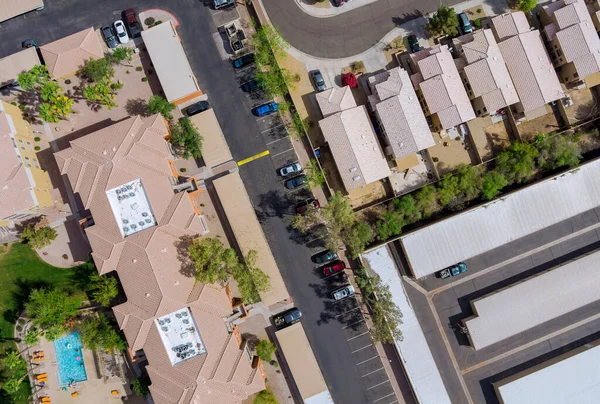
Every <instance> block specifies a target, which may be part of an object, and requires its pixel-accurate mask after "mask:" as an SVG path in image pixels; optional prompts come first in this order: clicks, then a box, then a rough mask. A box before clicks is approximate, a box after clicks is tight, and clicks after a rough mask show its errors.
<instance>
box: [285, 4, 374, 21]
mask: <svg viewBox="0 0 600 404" xmlns="http://www.w3.org/2000/svg"><path fill="white" fill-rule="evenodd" d="M325 1H328V2H330V1H331V0H325ZM376 1H379V0H350V2H348V3H345V4H344V5H342V6H341V7H335V6H334V5H333V4H331V2H330V3H329V4H328V6H329V7H327V6H325V7H323V6H322V5H321V4H323V3H316V2H315V1H314V0H296V4H297V5H298V7H300V8H301V9H302V11H304V12H305V13H306V14H308V15H311V16H313V17H317V18H330V17H335V16H336V15H340V14H344V13H347V12H349V11H352V10H354V9H357V8H359V7H363V6H366V5H367V4H371V3H375V2H376Z"/></svg>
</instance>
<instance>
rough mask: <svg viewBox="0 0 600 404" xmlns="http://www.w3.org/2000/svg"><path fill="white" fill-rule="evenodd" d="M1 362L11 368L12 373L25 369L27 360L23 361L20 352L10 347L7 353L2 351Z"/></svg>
mask: <svg viewBox="0 0 600 404" xmlns="http://www.w3.org/2000/svg"><path fill="white" fill-rule="evenodd" d="M2 362H3V363H4V366H6V367H7V368H8V369H10V370H12V371H13V373H22V372H25V371H26V370H27V362H25V359H23V357H22V356H21V353H20V352H19V351H17V350H16V349H11V350H10V351H8V352H7V353H4V359H3V360H2Z"/></svg>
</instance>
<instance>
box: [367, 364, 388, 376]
mask: <svg viewBox="0 0 600 404" xmlns="http://www.w3.org/2000/svg"><path fill="white" fill-rule="evenodd" d="M381 369H385V368H384V367H383V366H382V367H380V368H379V369H377V370H374V371H372V372H369V373H367V374H366V375H362V376H361V377H367V376H369V375H372V374H373V373H375V372H379V371H380V370H381Z"/></svg>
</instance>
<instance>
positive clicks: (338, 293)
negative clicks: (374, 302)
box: [331, 285, 354, 300]
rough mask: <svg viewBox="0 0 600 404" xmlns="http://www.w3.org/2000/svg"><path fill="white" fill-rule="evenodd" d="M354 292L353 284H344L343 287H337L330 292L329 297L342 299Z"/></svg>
mask: <svg viewBox="0 0 600 404" xmlns="http://www.w3.org/2000/svg"><path fill="white" fill-rule="evenodd" d="M353 294H354V286H352V285H346V286H344V287H343V288H339V289H338V290H334V291H333V292H331V297H332V298H333V299H334V300H342V299H345V298H347V297H350V296H352V295H353Z"/></svg>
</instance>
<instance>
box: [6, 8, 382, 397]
mask: <svg viewBox="0 0 600 404" xmlns="http://www.w3.org/2000/svg"><path fill="white" fill-rule="evenodd" d="M45 5H46V7H45V9H44V10H43V11H41V12H33V13H29V14H27V15H26V16H21V17H17V18H15V19H13V20H11V21H8V22H4V23H2V24H0V38H2V41H0V57H4V56H7V55H9V54H12V53H14V52H17V51H19V50H20V44H21V41H22V40H24V39H27V38H35V39H37V41H38V43H39V44H40V45H43V44H45V43H48V42H51V41H54V40H56V39H59V38H61V37H63V36H66V35H69V34H72V33H74V32H78V31H80V30H82V29H85V28H87V27H90V26H94V27H95V28H99V27H100V26H102V25H104V24H106V23H110V22H112V21H114V20H116V19H118V18H120V17H119V16H120V12H121V10H123V9H126V8H129V7H134V8H135V9H136V10H137V11H138V12H139V11H142V10H144V9H149V8H155V7H156V8H159V7H160V8H163V9H167V10H168V11H170V12H172V13H173V14H175V15H176V17H177V18H178V19H179V20H180V22H181V26H180V27H179V29H178V32H179V34H180V36H181V38H182V42H183V45H184V48H185V51H186V54H187V57H188V60H189V62H190V64H191V66H192V69H193V70H194V73H195V75H196V77H197V79H198V82H199V85H200V87H201V88H202V90H203V91H204V92H206V93H207V94H208V95H209V100H210V103H211V105H212V106H213V108H214V110H215V113H216V115H217V117H218V118H219V122H220V123H221V127H222V129H223V132H224V134H225V137H226V139H227V143H228V144H229V147H230V149H231V152H232V154H233V157H234V159H236V160H241V159H244V158H247V157H250V156H252V155H255V154H257V153H260V152H262V151H264V150H266V149H268V147H267V143H268V142H266V139H265V136H264V135H263V133H261V132H262V131H264V129H261V127H259V122H257V119H256V117H254V116H253V115H252V114H251V113H250V107H251V106H252V105H254V104H253V101H252V100H251V99H249V98H248V97H246V96H245V94H244V93H243V92H242V91H241V90H240V89H239V84H240V83H239V82H238V79H237V78H236V76H235V74H234V71H233V68H232V67H231V64H230V62H229V61H227V60H224V59H223V57H222V53H221V52H220V51H219V49H218V48H217V45H216V42H215V40H214V37H213V34H214V33H215V32H216V28H215V26H214V24H213V21H212V17H211V15H210V10H209V9H208V8H207V7H204V6H203V4H202V2H200V1H194V0H177V1H175V0H171V1H169V2H168V6H167V3H166V2H164V1H160V0H144V1H140V0H104V1H102V2H98V1H92V0H85V1H83V0H46V1H45ZM278 164H279V161H278ZM276 168H278V167H276V166H275V165H274V163H273V159H272V158H271V157H264V158H261V159H258V160H255V161H253V162H251V163H248V164H246V165H244V166H242V167H241V168H240V174H241V177H242V179H243V181H244V184H245V186H246V188H247V191H248V194H249V195H250V198H251V200H252V203H253V205H254V207H255V209H256V212H257V215H258V217H259V218H260V220H261V224H262V226H263V230H264V232H265V234H266V236H267V239H268V241H269V244H270V246H271V249H272V251H273V254H274V256H275V259H276V261H277V263H278V265H279V268H280V270H281V272H282V275H283V278H284V280H285V282H286V285H287V287H288V290H289V291H290V293H291V295H292V297H293V299H294V301H295V303H296V305H297V306H298V307H300V308H301V310H302V312H303V314H304V316H303V319H302V323H303V325H304V328H305V330H306V333H307V336H308V339H309V341H310V343H311V346H312V348H313V350H314V353H315V356H316V358H317V361H318V363H319V365H320V367H321V370H322V372H323V375H324V377H325V381H326V382H327V385H328V386H329V389H330V392H331V394H332V396H333V398H334V401H335V402H337V403H363V402H364V403H367V402H372V401H373V399H372V395H371V394H372V393H374V389H371V390H369V389H370V386H369V385H368V384H367V383H368V382H369V379H370V377H363V376H364V374H362V373H361V370H359V368H358V367H357V362H356V361H355V358H354V357H353V353H352V349H351V345H350V344H349V343H346V342H345V341H347V340H348V338H349V337H348V333H347V332H345V331H344V329H343V328H342V326H343V323H340V321H339V319H338V317H337V315H338V314H341V313H340V312H339V307H337V306H335V305H331V303H330V301H329V300H328V299H327V298H326V297H324V296H325V295H324V294H323V293H324V292H323V288H324V286H323V284H322V280H321V279H320V278H319V277H318V276H317V274H316V272H315V271H314V265H313V264H312V263H311V261H310V256H311V255H312V254H313V253H314V252H315V251H316V249H318V246H317V245H314V244H315V243H314V242H313V243H307V240H304V239H302V238H299V237H298V236H297V235H295V234H294V233H291V232H290V230H289V229H288V224H287V223H288V221H289V219H290V218H291V217H292V214H293V208H292V205H293V203H294V201H295V199H296V198H298V197H299V196H298V195H297V194H296V193H289V192H288V191H287V190H286V189H285V188H284V187H283V185H282V180H281V179H280V178H279V177H277V175H276ZM307 244H308V245H310V246H311V247H313V249H311V248H309V247H308V246H307ZM317 244H318V243H317ZM325 288H326V287H325ZM342 313H343V312H342ZM348 321H349V320H348ZM349 324H350V323H348V325H349ZM349 328H351V327H349ZM374 360H375V359H374ZM376 360H379V359H378V358H377V359H376ZM371 366H372V365H371ZM377 388H378V389H379V387H377ZM388 399H389V401H388V400H387V399H384V400H380V401H378V403H379V404H388V403H390V402H392V401H393V398H391V397H388Z"/></svg>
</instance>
